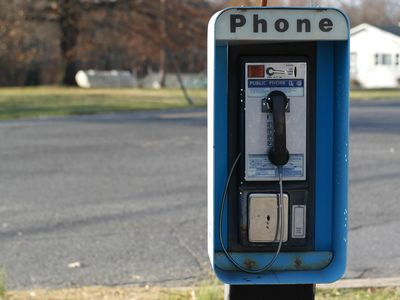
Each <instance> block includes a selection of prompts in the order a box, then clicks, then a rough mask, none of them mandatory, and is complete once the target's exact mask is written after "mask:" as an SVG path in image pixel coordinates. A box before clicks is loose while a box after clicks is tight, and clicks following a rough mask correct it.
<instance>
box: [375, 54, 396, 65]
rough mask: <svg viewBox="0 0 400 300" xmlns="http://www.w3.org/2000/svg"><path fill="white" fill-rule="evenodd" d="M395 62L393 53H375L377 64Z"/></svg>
mask: <svg viewBox="0 0 400 300" xmlns="http://www.w3.org/2000/svg"><path fill="white" fill-rule="evenodd" d="M392 64H393V61H392V55H391V54H387V53H376V54H375V65H385V66H390V65H392Z"/></svg>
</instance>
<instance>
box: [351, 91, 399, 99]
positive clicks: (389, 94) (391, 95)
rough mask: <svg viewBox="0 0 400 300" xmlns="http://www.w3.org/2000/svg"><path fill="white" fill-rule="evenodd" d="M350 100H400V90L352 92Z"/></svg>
mask: <svg viewBox="0 0 400 300" xmlns="http://www.w3.org/2000/svg"><path fill="white" fill-rule="evenodd" d="M350 98H351V99H352V100H381V99H398V100H400V89H368V90H352V91H351V92H350Z"/></svg>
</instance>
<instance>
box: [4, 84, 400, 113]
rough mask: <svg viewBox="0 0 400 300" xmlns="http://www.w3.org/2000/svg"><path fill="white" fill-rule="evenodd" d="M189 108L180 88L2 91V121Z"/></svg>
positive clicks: (367, 93) (356, 95) (364, 95)
mask: <svg viewBox="0 0 400 300" xmlns="http://www.w3.org/2000/svg"><path fill="white" fill-rule="evenodd" d="M188 92H189V95H190V96H191V98H192V99H193V100H194V103H195V106H197V107H202V106H203V107H204V106H205V105H206V103H207V92H206V90H205V89H194V90H189V91H188ZM350 96H351V99H353V100H372V99H400V90H395V89H387V90H354V91H351V93H350ZM184 107H189V105H188V103H187V101H186V100H185V98H184V97H183V95H182V92H181V90H179V89H163V90H153V89H80V88H67V87H24V88H0V120H6V119H18V118H37V117H42V116H65V115H82V114H99V113H110V112H127V111H135V110H151V109H164V108H184Z"/></svg>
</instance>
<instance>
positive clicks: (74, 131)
mask: <svg viewBox="0 0 400 300" xmlns="http://www.w3.org/2000/svg"><path fill="white" fill-rule="evenodd" d="M351 117H352V123H351V129H352V134H351V170H350V175H351V189H350V199H351V201H350V249H349V268H348V272H347V277H383V276H385V277H387V276H399V275H400V256H399V255H398V253H400V230H398V228H400V218H399V217H398V216H399V215H400V205H399V203H400V101H399V102H397V101H379V102H354V103H353V104H352V108H351ZM206 239H207V236H206V114H205V111H204V110H186V111H158V112H138V113H132V114H115V115H102V116H88V117H76V118H75V117H74V118H59V119H48V120H36V121H15V122H2V123H0V266H1V265H2V266H3V267H4V269H5V270H6V272H7V278H8V280H7V281H8V282H7V283H8V287H9V288H10V289H21V288H30V287H34V286H36V287H37V286H40V287H65V286H73V285H93V284H107V285H120V284H150V285H154V284H163V285H183V284H187V283H190V282H192V281H196V280H198V279H199V278H204V277H206V276H207V275H208V274H209V271H210V269H209V263H208V258H207V253H206V242H207V241H206ZM74 263H75V264H74ZM74 267H75V268H74Z"/></svg>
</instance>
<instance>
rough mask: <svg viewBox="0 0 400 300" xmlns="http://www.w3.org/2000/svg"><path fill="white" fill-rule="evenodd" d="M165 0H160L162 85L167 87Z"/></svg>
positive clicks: (160, 70)
mask: <svg viewBox="0 0 400 300" xmlns="http://www.w3.org/2000/svg"><path fill="white" fill-rule="evenodd" d="M165 17H166V16H165V0H160V37H161V38H160V69H159V72H160V82H159V83H160V87H165V79H166V76H167V74H166V72H167V70H166V68H167V55H166V53H165V46H166V45H165V43H166V41H167V28H166V24H165Z"/></svg>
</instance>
